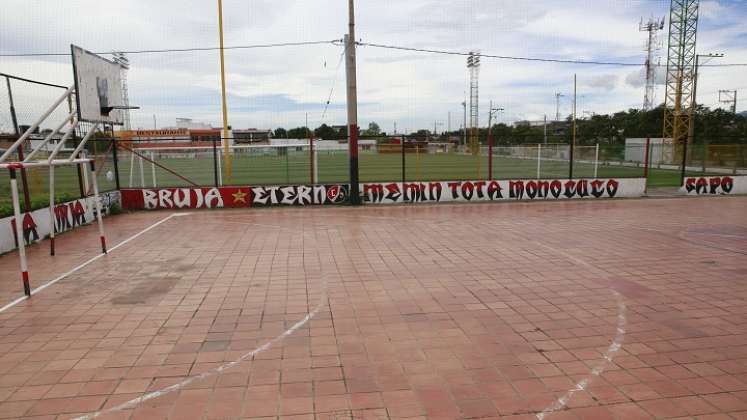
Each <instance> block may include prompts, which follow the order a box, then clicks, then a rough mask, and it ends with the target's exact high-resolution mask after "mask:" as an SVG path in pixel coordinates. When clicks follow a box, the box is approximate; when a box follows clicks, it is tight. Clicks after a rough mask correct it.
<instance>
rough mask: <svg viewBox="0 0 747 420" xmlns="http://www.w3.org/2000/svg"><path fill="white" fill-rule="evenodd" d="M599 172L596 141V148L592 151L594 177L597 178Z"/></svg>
mask: <svg viewBox="0 0 747 420" xmlns="http://www.w3.org/2000/svg"><path fill="white" fill-rule="evenodd" d="M598 173H599V143H597V147H596V150H595V151H594V179H596V178H597V174H598Z"/></svg>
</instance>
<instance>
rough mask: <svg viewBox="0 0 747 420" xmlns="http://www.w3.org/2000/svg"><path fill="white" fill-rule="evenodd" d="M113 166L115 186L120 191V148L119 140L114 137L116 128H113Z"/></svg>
mask: <svg viewBox="0 0 747 420" xmlns="http://www.w3.org/2000/svg"><path fill="white" fill-rule="evenodd" d="M112 143H113V144H112V164H113V166H114V185H115V186H116V187H117V191H119V190H120V189H121V188H120V185H119V157H118V156H117V148H118V147H119V146H118V145H117V138H116V137H114V127H113V126H112Z"/></svg>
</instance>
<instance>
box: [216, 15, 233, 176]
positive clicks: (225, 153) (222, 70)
mask: <svg viewBox="0 0 747 420" xmlns="http://www.w3.org/2000/svg"><path fill="white" fill-rule="evenodd" d="M218 35H219V38H220V90H221V98H222V107H223V161H224V162H225V168H226V177H225V178H226V179H227V180H228V181H229V182H230V181H231V154H230V149H229V146H228V105H227V104H226V65H225V57H224V53H223V0H218Z"/></svg>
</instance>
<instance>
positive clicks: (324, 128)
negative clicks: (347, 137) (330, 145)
mask: <svg viewBox="0 0 747 420" xmlns="http://www.w3.org/2000/svg"><path fill="white" fill-rule="evenodd" d="M314 137H316V138H320V139H324V140H335V139H338V138H339V137H340V133H338V132H337V130H335V129H334V128H332V127H330V126H328V125H327V124H322V125H320V126H319V127H317V128H316V129H314Z"/></svg>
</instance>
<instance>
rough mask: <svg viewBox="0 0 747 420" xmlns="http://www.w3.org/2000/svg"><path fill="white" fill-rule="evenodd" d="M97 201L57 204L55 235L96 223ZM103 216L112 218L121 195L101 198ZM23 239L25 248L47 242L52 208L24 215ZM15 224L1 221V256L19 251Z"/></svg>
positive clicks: (106, 195)
mask: <svg viewBox="0 0 747 420" xmlns="http://www.w3.org/2000/svg"><path fill="white" fill-rule="evenodd" d="M93 200H94V198H93V197H88V198H86V199H81V200H75V201H70V202H67V203H62V204H58V205H57V206H55V208H54V224H55V233H61V232H66V231H69V230H72V229H75V228H77V227H78V226H82V225H87V224H89V223H92V222H94V221H96V206H95V205H94V201H93ZM99 200H100V201H101V214H102V215H104V216H106V215H108V214H109V212H110V210H111V207H112V206H113V205H115V204H119V203H120V201H121V197H120V193H119V191H111V192H107V193H102V194H100V195H99ZM21 228H22V229H23V238H24V241H25V242H26V244H31V243H33V242H36V241H39V240H41V239H44V238H45V237H46V236H48V235H49V234H50V232H51V231H52V230H51V223H50V220H49V207H45V208H43V209H38V210H34V211H32V212H30V213H24V214H23V221H22V226H21ZM15 229H16V224H15V218H14V217H12V216H9V217H5V218H2V219H0V253H3V252H8V251H12V250H14V249H16V248H17V247H18V243H17V242H16V233H15Z"/></svg>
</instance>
